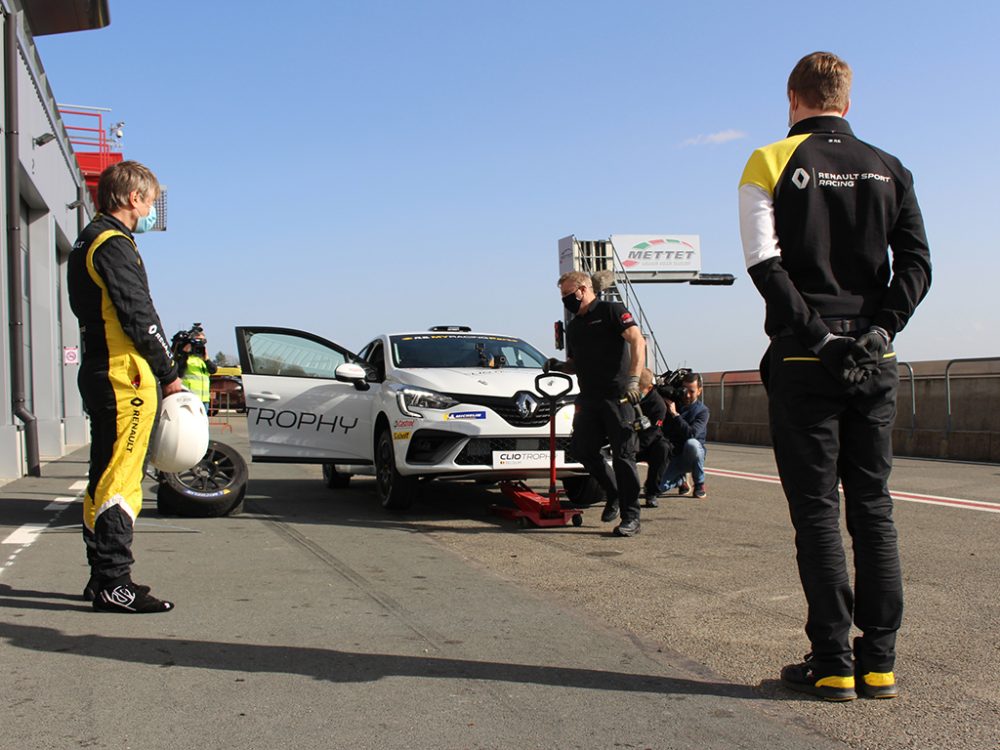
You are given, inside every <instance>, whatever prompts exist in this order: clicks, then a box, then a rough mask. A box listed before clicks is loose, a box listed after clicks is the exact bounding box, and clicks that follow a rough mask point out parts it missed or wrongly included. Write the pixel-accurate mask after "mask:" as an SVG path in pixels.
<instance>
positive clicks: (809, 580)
mask: <svg viewBox="0 0 1000 750" xmlns="http://www.w3.org/2000/svg"><path fill="white" fill-rule="evenodd" d="M762 364H766V367H763V368H762V377H766V387H767V391H768V402H769V414H770V420H771V436H772V440H773V443H774V456H775V460H776V462H777V465H778V472H779V474H780V475H781V485H782V487H783V488H784V491H785V496H786V498H787V499H788V507H789V511H790V514H791V519H792V525H793V526H794V528H795V547H796V551H797V554H796V560H797V562H798V568H799V577H800V579H801V581H802V587H803V590H804V592H805V596H806V601H807V603H808V607H809V611H808V615H807V619H806V634H807V635H808V637H809V640H810V642H811V644H812V653H813V659H814V661H815V663H816V665H817V668H818V669H820V670H822V671H823V672H825V673H827V674H841V675H850V674H853V665H852V661H851V657H852V649H851V644H850V641H849V638H850V629H851V621H852V618H853V621H854V623H855V624H856V625H857V627H858V628H859V629H860V630H861V632H862V634H863V636H862V638H861V639H860V640H859V641H858V643H857V654H856V656H857V658H858V660H859V661H860V662H861V666H862V668H863V669H865V671H875V672H889V671H892V668H893V663H894V662H895V657H896V632H897V631H898V630H899V626H900V622H901V621H902V615H903V584H902V576H901V573H900V566H899V553H898V549H897V535H896V527H895V524H894V523H893V518H892V498H891V497H890V495H889V490H888V479H889V473H890V470H891V468H892V425H893V421H894V420H895V417H896V391H897V388H898V385H899V377H898V373H897V365H896V359H895V353H894V352H892V351H891V350H890V351H889V352H888V353H887V355H886V357H885V358H884V359H883V361H882V364H881V368H880V372H879V373H878V374H876V375H874V376H873V377H871V378H870V379H869V380H868V381H867V382H866V383H864V384H862V385H860V386H846V385H843V384H842V383H840V382H839V381H838V380H837V379H835V378H834V377H833V376H832V375H831V374H829V373H828V372H827V371H826V370H825V369H824V368H823V367H822V365H820V363H819V361H818V358H817V357H816V356H815V355H813V354H812V353H811V352H810V351H808V350H807V349H804V348H803V347H801V346H800V345H799V344H798V343H797V342H796V341H795V339H793V338H791V337H787V338H779V339H776V340H775V341H773V342H772V343H771V346H770V348H769V349H768V354H767V355H766V356H765V362H764V363H762ZM838 479H839V481H840V482H841V483H842V485H843V492H844V506H845V511H846V517H847V530H848V533H849V534H850V536H851V539H852V542H853V549H854V586H853V588H852V586H851V578H850V575H849V573H848V569H847V561H846V555H845V552H844V545H843V540H842V537H841V532H840V496H839V494H838V486H837V485H838Z"/></svg>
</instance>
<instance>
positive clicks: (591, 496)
mask: <svg viewBox="0 0 1000 750" xmlns="http://www.w3.org/2000/svg"><path fill="white" fill-rule="evenodd" d="M562 483H563V489H564V490H565V491H566V499H567V500H569V501H570V502H571V503H574V504H576V505H596V504H597V503H603V502H604V501H605V499H606V498H605V495H604V490H603V489H602V488H601V485H599V484H598V483H597V480H596V479H594V478H593V477H592V476H590V475H589V474H584V475H578V476H570V477H565V478H563V480H562Z"/></svg>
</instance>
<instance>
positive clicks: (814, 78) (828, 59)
mask: <svg viewBox="0 0 1000 750" xmlns="http://www.w3.org/2000/svg"><path fill="white" fill-rule="evenodd" d="M793 91H794V92H795V95H796V96H798V97H799V99H800V100H801V101H802V103H803V104H804V105H806V106H807V107H809V108H810V109H818V110H822V111H823V112H842V111H844V110H845V109H847V105H848V103H849V102H850V100H851V66H850V65H848V64H847V63H846V62H844V61H843V60H841V59H840V58H839V57H837V56H836V55H835V54H833V53H832V52H813V53H812V54H809V55H806V56H805V57H803V58H802V59H801V60H799V61H798V62H797V63H796V64H795V67H794V68H792V72H791V74H790V75H789V76H788V93H789V95H791V93H792V92H793Z"/></svg>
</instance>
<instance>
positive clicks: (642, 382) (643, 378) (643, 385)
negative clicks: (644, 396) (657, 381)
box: [639, 367, 655, 391]
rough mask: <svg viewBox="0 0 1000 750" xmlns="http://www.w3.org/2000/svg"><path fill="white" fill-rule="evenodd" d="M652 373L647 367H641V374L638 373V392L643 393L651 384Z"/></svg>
mask: <svg viewBox="0 0 1000 750" xmlns="http://www.w3.org/2000/svg"><path fill="white" fill-rule="evenodd" d="M654 377H655V376H654V375H653V371H652V370H650V369H649V368H648V367H643V368H642V372H640V373H639V390H640V391H644V390H646V389H647V388H649V387H650V386H651V385H652V384H653V379H654Z"/></svg>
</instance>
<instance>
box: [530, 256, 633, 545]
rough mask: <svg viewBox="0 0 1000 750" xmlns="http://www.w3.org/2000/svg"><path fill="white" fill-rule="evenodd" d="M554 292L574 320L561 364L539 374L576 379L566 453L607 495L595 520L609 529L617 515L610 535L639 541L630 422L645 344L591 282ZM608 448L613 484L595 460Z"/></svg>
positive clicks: (570, 282)
mask: <svg viewBox="0 0 1000 750" xmlns="http://www.w3.org/2000/svg"><path fill="white" fill-rule="evenodd" d="M559 292H560V294H561V295H562V300H563V305H565V306H566V309H567V310H569V311H570V312H571V313H573V315H574V318H573V319H572V320H571V321H570V322H569V325H568V326H567V327H566V355H567V359H566V361H565V362H560V361H559V360H556V359H550V360H548V361H547V362H546V363H545V369H546V370H547V371H548V370H561V371H562V372H568V373H575V374H576V376H577V380H578V382H579V384H580V395H579V396H577V397H576V415H575V416H574V417H573V436H572V438H571V440H570V450H571V451H572V453H573V455H574V456H575V457H576V458H577V460H578V461H579V462H580V463H581V464H583V465H584V467H586V469H587V471H589V472H590V474H591V475H592V476H593V477H594V479H596V480H597V482H598V483H599V484H600V485H601V487H602V488H603V489H604V492H605V493H606V494H607V498H608V500H607V504H606V505H605V506H604V512H603V513H602V514H601V520H602V521H604V522H605V523H610V522H611V521H614V520H615V518H617V517H618V514H619V511H620V512H621V523H620V524H619V525H618V526H617V527H615V530H614V533H615V534H616V535H617V536H634V535H635V534H638V533H639V473H638V471H637V469H636V466H635V452H636V447H637V445H638V440H637V438H636V433H635V431H634V430H633V429H632V422H633V421H634V419H635V410H634V408H633V406H634V405H635V404H638V403H639V401H640V400H641V399H642V392H641V391H640V390H639V373H640V372H641V371H642V368H643V366H644V365H645V362H646V340H645V339H644V338H643V336H642V333H641V332H640V331H639V326H638V325H637V324H636V322H635V320H634V319H633V318H632V314H631V313H630V312H629V311H628V310H626V309H625V306H624V305H622V304H620V303H618V302H607V301H604V300H600V299H598V298H597V296H596V294H595V293H594V283H593V281H592V280H591V278H590V275H589V274H586V273H583V272H581V271H570V272H569V273H564V274H563V275H562V276H560V277H559ZM608 443H610V445H611V457H612V459H611V463H612V467H613V468H614V475H613V476H612V474H611V472H610V471H608V466H607V463H606V462H605V461H604V457H603V456H602V455H601V448H603V447H604V445H606V444H608Z"/></svg>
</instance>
